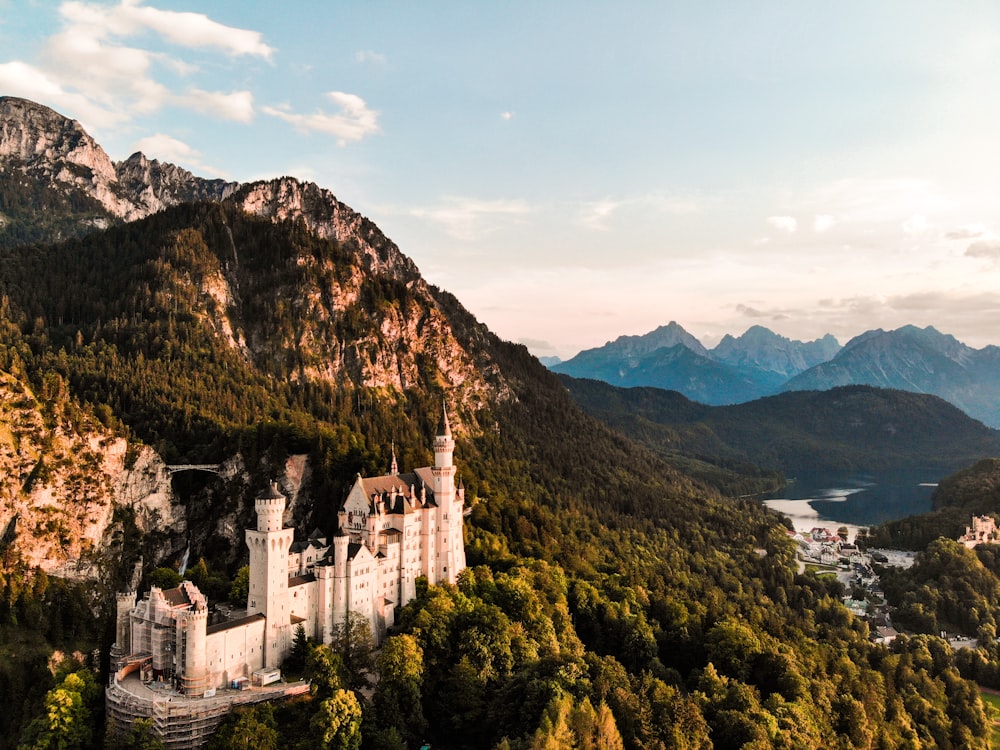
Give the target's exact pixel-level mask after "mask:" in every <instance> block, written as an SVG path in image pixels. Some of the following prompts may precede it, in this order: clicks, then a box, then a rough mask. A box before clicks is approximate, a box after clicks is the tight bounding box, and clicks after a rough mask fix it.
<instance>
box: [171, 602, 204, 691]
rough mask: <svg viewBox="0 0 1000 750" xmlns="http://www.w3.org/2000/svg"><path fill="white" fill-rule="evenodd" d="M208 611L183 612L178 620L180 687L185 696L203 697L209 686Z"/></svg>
mask: <svg viewBox="0 0 1000 750" xmlns="http://www.w3.org/2000/svg"><path fill="white" fill-rule="evenodd" d="M207 630H208V609H207V608H197V609H191V610H188V611H187V612H182V613H180V614H179V616H178V618H177V649H178V652H179V656H180V659H179V660H178V661H179V662H180V664H181V670H182V671H181V675H180V687H181V691H182V692H183V693H184V694H185V695H203V694H204V693H205V691H206V690H207V689H208V688H209V687H210V686H209V684H208V683H209V674H208V632H207Z"/></svg>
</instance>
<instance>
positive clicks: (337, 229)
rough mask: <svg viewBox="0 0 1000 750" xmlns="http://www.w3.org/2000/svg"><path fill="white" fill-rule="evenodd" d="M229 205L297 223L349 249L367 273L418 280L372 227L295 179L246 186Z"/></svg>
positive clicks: (326, 194)
mask: <svg viewBox="0 0 1000 750" xmlns="http://www.w3.org/2000/svg"><path fill="white" fill-rule="evenodd" d="M233 200H234V202H235V203H236V205H238V206H240V207H241V208H242V209H243V210H244V211H246V212H247V213H249V214H254V215H257V216H263V217H266V218H269V219H274V220H276V221H284V220H290V221H298V220H301V221H303V222H305V224H306V226H307V227H308V228H309V230H310V231H312V232H315V233H316V234H318V235H319V236H320V237H323V238H324V239H332V240H336V241H337V242H340V243H341V244H343V245H348V246H351V247H352V248H354V249H355V250H357V252H358V253H359V255H360V256H361V257H362V258H363V259H364V261H365V267H366V270H368V271H370V272H372V273H375V274H378V275H380V276H388V277H390V278H394V279H398V280H401V281H409V280H412V279H414V278H416V277H417V276H418V275H419V272H418V271H417V267H416V265H414V263H413V261H412V260H410V259H409V258H408V257H406V256H405V255H403V253H402V252H400V250H399V248H398V247H396V244H395V243H394V242H392V241H391V240H389V238H387V237H386V236H385V235H384V234H382V232H381V231H380V230H379V228H378V227H377V226H375V224H374V223H372V222H371V221H369V220H368V219H366V218H365V217H364V216H362V215H361V214H359V213H358V212H357V211H355V210H354V209H352V208H350V207H349V206H346V205H344V204H343V203H341V202H340V201H339V200H337V198H336V196H335V195H334V194H333V193H331V192H330V191H329V190H327V189H325V188H321V187H319V186H318V185H316V184H315V183H312V182H299V181H298V180H297V179H295V178H294V177H282V178H280V179H276V180H270V181H267V182H255V183H251V184H249V185H245V186H244V187H243V188H242V189H241V190H240V191H239V193H238V194H237V195H235V196H234V199H233Z"/></svg>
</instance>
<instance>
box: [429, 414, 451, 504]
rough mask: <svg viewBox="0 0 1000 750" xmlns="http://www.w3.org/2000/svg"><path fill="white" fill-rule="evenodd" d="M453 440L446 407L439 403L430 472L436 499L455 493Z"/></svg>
mask: <svg viewBox="0 0 1000 750" xmlns="http://www.w3.org/2000/svg"><path fill="white" fill-rule="evenodd" d="M454 455H455V441H454V440H453V439H452V437H451V425H450V424H449V423H448V407H447V406H445V405H444V404H442V405H441V421H440V422H439V423H438V430H437V436H436V437H435V438H434V466H433V467H432V468H431V474H432V475H433V477H434V496H435V497H436V498H437V500H438V505H440V504H441V500H442V499H444V498H447V499H448V500H451V498H452V497H454V495H455V471H456V469H455V465H454V463H453V457H454Z"/></svg>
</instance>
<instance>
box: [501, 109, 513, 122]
mask: <svg viewBox="0 0 1000 750" xmlns="http://www.w3.org/2000/svg"><path fill="white" fill-rule="evenodd" d="M500 119H501V120H513V119H514V113H513V112H509V111H508V112H501V113H500Z"/></svg>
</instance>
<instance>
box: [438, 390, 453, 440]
mask: <svg viewBox="0 0 1000 750" xmlns="http://www.w3.org/2000/svg"><path fill="white" fill-rule="evenodd" d="M437 434H438V435H439V436H442V437H451V424H449V423H448V404H447V403H445V400H444V399H441V422H440V423H438V431H437Z"/></svg>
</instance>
